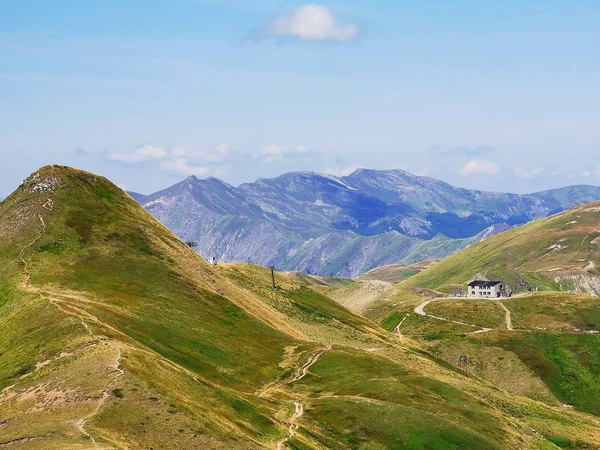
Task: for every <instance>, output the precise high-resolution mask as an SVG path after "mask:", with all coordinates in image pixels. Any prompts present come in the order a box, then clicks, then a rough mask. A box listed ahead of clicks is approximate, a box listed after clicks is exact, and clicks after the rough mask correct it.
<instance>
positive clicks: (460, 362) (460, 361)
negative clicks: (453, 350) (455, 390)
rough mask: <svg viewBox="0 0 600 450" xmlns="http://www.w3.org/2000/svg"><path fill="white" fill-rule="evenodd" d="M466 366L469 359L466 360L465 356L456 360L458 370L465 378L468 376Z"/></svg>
mask: <svg viewBox="0 0 600 450" xmlns="http://www.w3.org/2000/svg"><path fill="white" fill-rule="evenodd" d="M468 365H469V359H468V358H467V355H460V357H459V358H458V368H459V369H460V370H461V372H462V373H463V375H464V376H467V374H468V373H467V372H468V371H467V369H468Z"/></svg>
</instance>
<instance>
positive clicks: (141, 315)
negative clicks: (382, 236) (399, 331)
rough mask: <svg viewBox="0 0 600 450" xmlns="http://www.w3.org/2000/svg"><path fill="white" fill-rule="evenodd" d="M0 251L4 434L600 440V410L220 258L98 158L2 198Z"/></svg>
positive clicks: (159, 440)
mask: <svg viewBox="0 0 600 450" xmlns="http://www.w3.org/2000/svg"><path fill="white" fill-rule="evenodd" d="M0 265H1V266H2V267H3V270H2V271H1V272H0V446H2V447H8V448H27V449H33V450H35V449H61V450H62V449H148V448H155V449H156V448H169V449H189V448H211V449H254V448H256V449H266V448H269V449H275V448H277V449H283V448H295V449H355V448H358V449H383V448H395V447H397V448H408V449H415V450H417V449H447V448H457V449H458V448H469V449H475V450H477V449H482V450H484V449H485V450H488V449H501V448H517V447H518V448H525V449H556V448H559V447H557V445H556V444H555V443H556V442H567V441H568V442H571V440H573V441H575V440H576V442H579V443H583V444H582V445H585V447H586V448H598V447H599V446H600V444H599V443H600V432H599V431H598V428H597V418H596V417H594V416H592V415H590V414H587V413H585V412H581V411H578V410H575V409H565V408H562V407H561V406H560V404H558V402H557V401H556V399H554V398H553V397H552V395H550V396H549V397H548V398H545V399H543V400H544V401H540V400H539V399H532V398H529V397H527V396H522V395H519V394H516V393H511V392H509V391H508V390H503V389H498V388H497V387H496V386H494V385H492V384H490V383H489V382H487V381H486V380H484V379H481V378H478V377H473V378H469V377H466V376H464V375H463V374H461V373H460V372H459V371H458V370H456V368H455V367H454V366H453V365H451V364H448V363H445V362H443V361H441V360H439V359H437V358H436V357H435V356H434V355H433V354H432V353H430V352H429V351H427V350H423V349H422V348H421V347H418V346H414V345H413V344H411V343H407V342H404V341H403V340H402V338H401V337H399V336H397V335H395V334H391V333H388V332H387V331H385V330H384V329H383V328H381V327H379V326H378V325H376V324H375V323H374V322H373V321H371V320H369V319H367V318H364V317H361V316H358V315H355V314H353V313H352V312H350V311H349V310H347V309H345V308H344V307H342V306H340V305H339V304H338V303H336V302H334V301H333V300H331V299H330V298H329V296H328V295H327V293H326V292H320V291H317V290H316V289H313V284H309V283H308V282H306V280H301V279H298V278H294V277H288V276H286V275H283V274H278V275H277V278H276V283H277V285H278V289H277V290H273V289H272V287H271V284H270V282H271V280H270V272H269V270H268V269H265V268H264V267H259V266H255V265H249V264H227V265H219V266H217V267H214V266H211V265H209V264H207V263H206V262H205V261H204V260H203V259H202V258H201V257H200V256H198V255H197V254H196V253H195V252H194V251H192V250H191V249H190V248H189V247H188V246H187V245H186V244H185V243H184V242H183V241H181V240H180V239H179V238H177V237H176V236H175V235H173V234H172V233H171V232H170V231H169V230H168V229H167V228H165V227H164V226H163V225H161V224H160V223H159V222H158V221H157V220H155V219H154V218H153V217H152V216H151V215H150V214H148V213H147V212H146V211H145V210H144V209H143V208H141V207H140V206H139V205H138V204H137V203H136V202H135V201H134V200H133V198H131V197H130V196H129V195H127V194H126V193H124V192H123V191H121V190H120V189H119V188H117V187H116V186H115V185H114V184H112V183H111V182H110V181H108V180H107V179H105V178H102V177H99V176H97V175H94V174H91V173H88V172H83V171H80V170H76V169H72V168H68V167H60V166H48V167H44V168H42V169H40V170H39V171H37V172H35V173H34V174H32V175H31V176H30V177H28V178H27V179H26V180H25V181H24V183H23V184H22V185H21V186H20V187H19V188H18V189H17V190H16V191H15V192H14V193H13V194H11V195H10V196H9V197H8V198H7V199H5V200H4V201H3V202H2V203H0ZM339 282H340V283H343V282H342V281H339ZM584 407H585V405H584ZM589 409H590V408H589V407H587V409H583V408H582V410H583V411H589Z"/></svg>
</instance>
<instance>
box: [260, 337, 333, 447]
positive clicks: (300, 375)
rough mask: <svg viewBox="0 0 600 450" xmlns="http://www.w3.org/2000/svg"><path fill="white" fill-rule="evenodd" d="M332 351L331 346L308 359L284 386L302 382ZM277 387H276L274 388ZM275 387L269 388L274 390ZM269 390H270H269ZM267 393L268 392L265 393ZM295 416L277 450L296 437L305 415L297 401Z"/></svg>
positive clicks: (290, 419) (290, 420) (302, 406)
mask: <svg viewBox="0 0 600 450" xmlns="http://www.w3.org/2000/svg"><path fill="white" fill-rule="evenodd" d="M330 350H331V345H328V346H326V347H323V348H322V349H321V350H319V351H318V352H317V353H315V354H314V355H312V356H311V357H310V358H308V361H307V362H306V363H305V364H304V365H303V366H302V367H301V368H300V369H299V370H298V371H297V372H296V375H295V376H294V378H292V379H291V380H288V381H286V382H285V383H284V384H291V383H295V382H296V381H300V380H301V379H302V378H304V377H305V376H306V375H307V374H308V371H309V370H310V368H311V367H312V366H313V365H314V364H316V362H317V361H318V360H319V358H320V357H321V355H323V353H325V352H328V351H330ZM273 387H275V386H273ZM273 387H271V388H269V389H272V388H273ZM267 390H268V389H267ZM264 392H265V393H266V392H267V391H264ZM294 407H295V410H294V414H293V415H292V417H290V418H289V419H288V422H287V423H288V425H289V426H288V435H287V436H286V437H284V438H283V439H282V440H280V441H279V442H277V447H276V448H277V450H283V448H284V446H285V444H286V443H287V442H288V441H289V440H290V439H291V438H292V437H294V435H295V434H296V430H297V429H298V425H297V423H296V422H297V421H298V420H299V419H300V418H301V417H302V416H303V415H304V405H303V404H302V402H300V401H297V402H294Z"/></svg>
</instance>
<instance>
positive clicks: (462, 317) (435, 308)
mask: <svg viewBox="0 0 600 450" xmlns="http://www.w3.org/2000/svg"><path fill="white" fill-rule="evenodd" d="M425 312H427V313H429V314H433V315H435V316H439V317H444V318H446V319H450V320H454V321H458V322H463V323H469V324H474V325H478V326H480V327H482V328H499V327H501V326H502V325H503V324H504V311H503V310H502V309H501V308H500V306H499V305H498V304H497V303H496V302H495V301H489V300H448V301H444V300H441V301H436V302H433V303H430V304H429V305H427V307H426V308H425Z"/></svg>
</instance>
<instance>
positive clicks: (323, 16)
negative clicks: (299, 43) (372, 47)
mask: <svg viewBox="0 0 600 450" xmlns="http://www.w3.org/2000/svg"><path fill="white" fill-rule="evenodd" d="M358 32H359V28H358V26H357V25H354V24H351V23H342V22H340V20H339V19H338V18H337V17H335V15H334V14H333V12H332V11H331V10H330V9H329V8H327V7H325V6H323V5H317V4H313V3H310V4H306V5H304V6H301V7H299V8H296V9H294V10H293V11H291V12H290V13H289V14H285V15H282V16H280V17H278V18H276V19H275V20H272V21H271V22H269V23H267V24H266V25H265V27H264V28H263V33H262V34H263V35H264V36H267V37H272V38H297V39H301V40H303V41H313V42H315V41H321V42H323V41H337V42H347V41H351V40H352V39H354V38H356V37H357V36H358Z"/></svg>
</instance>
